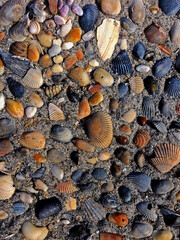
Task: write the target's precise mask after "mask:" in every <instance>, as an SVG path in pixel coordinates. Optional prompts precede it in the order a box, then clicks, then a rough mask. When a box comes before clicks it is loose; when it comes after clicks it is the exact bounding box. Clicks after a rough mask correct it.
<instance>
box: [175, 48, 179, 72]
mask: <svg viewBox="0 0 180 240" xmlns="http://www.w3.org/2000/svg"><path fill="white" fill-rule="evenodd" d="M175 68H176V70H177V71H178V73H180V53H179V54H178V55H177V57H176V62H175Z"/></svg>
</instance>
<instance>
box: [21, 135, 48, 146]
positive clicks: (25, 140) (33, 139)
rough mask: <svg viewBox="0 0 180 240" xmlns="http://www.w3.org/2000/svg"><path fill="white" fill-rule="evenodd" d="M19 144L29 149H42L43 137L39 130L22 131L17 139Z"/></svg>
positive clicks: (43, 144)
mask: <svg viewBox="0 0 180 240" xmlns="http://www.w3.org/2000/svg"><path fill="white" fill-rule="evenodd" d="M19 142H20V144H21V145H23V146H24V147H27V148H30V149H37V150H38V149H42V148H44V146H45V142H46V140H45V137H44V135H43V134H42V133H39V132H29V133H24V134H23V135H22V136H21V139H20V140H19Z"/></svg>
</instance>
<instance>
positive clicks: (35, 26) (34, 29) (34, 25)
mask: <svg viewBox="0 0 180 240" xmlns="http://www.w3.org/2000/svg"><path fill="white" fill-rule="evenodd" d="M40 31H41V26H40V24H39V23H38V22H36V21H32V22H31V23H30V26H29V32H30V33H31V34H38V33H40Z"/></svg>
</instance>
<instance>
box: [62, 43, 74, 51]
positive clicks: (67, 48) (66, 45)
mask: <svg viewBox="0 0 180 240" xmlns="http://www.w3.org/2000/svg"><path fill="white" fill-rule="evenodd" d="M73 46H74V44H73V43H72V42H65V43H63V44H62V49H63V50H69V49H71V48H72V47H73Z"/></svg>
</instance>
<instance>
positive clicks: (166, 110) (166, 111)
mask: <svg viewBox="0 0 180 240" xmlns="http://www.w3.org/2000/svg"><path fill="white" fill-rule="evenodd" d="M159 109H160V111H161V113H162V114H163V115H164V116H166V117H169V118H171V117H172V112H171V109H170V106H169V103H168V102H166V100H165V99H164V98H162V99H161V101H160V103H159Z"/></svg>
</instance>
